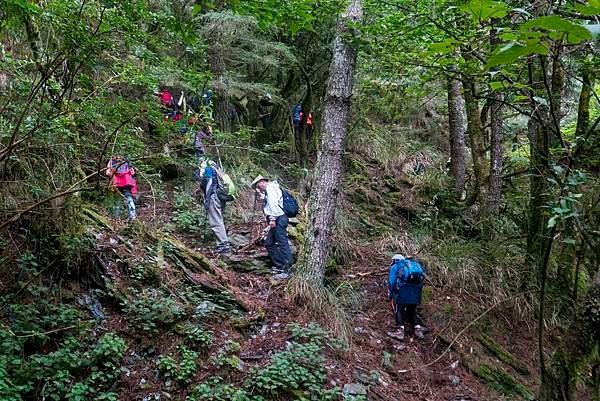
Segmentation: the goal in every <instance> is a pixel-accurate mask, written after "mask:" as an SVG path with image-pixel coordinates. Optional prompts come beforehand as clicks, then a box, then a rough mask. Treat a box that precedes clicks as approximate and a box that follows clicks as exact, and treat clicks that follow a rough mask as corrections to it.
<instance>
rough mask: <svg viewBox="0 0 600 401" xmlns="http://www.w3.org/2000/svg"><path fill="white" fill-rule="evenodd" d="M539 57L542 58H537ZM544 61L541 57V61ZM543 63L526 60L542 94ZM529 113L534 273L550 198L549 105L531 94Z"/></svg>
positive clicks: (529, 233)
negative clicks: (548, 179) (546, 208)
mask: <svg viewBox="0 0 600 401" xmlns="http://www.w3.org/2000/svg"><path fill="white" fill-rule="evenodd" d="M540 60H541V59H540ZM541 64H542V65H543V61H542V63H541ZM542 65H540V63H538V62H537V60H532V61H530V63H529V75H530V82H531V86H532V88H533V90H534V91H535V92H534V93H536V92H537V93H538V94H542V93H544V92H545V91H544V89H543V87H542V85H543V84H542V83H541V82H542V80H543V72H542V71H541V70H542V68H543V67H542ZM531 109H532V111H531V117H530V119H529V122H528V124H527V130H528V135H529V152H530V155H529V170H530V174H529V177H530V178H529V212H528V214H529V218H528V220H529V221H528V227H527V228H528V230H527V257H528V264H529V266H531V268H532V272H531V273H532V274H535V273H536V272H537V271H538V269H539V267H540V261H541V260H542V259H543V258H542V256H543V251H544V249H545V248H546V243H547V241H548V238H547V232H548V229H547V222H546V216H545V214H544V210H545V207H546V206H547V204H548V201H549V194H548V190H549V189H548V181H547V178H548V175H549V169H550V167H549V162H548V158H549V155H550V150H549V137H550V134H549V127H548V124H551V123H550V115H549V110H548V106H546V105H544V104H542V103H539V102H538V101H536V100H535V99H534V98H533V96H532V100H531Z"/></svg>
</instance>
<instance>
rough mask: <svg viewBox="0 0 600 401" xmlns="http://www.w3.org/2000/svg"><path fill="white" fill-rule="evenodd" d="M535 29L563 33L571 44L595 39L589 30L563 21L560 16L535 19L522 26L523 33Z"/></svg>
mask: <svg viewBox="0 0 600 401" xmlns="http://www.w3.org/2000/svg"><path fill="white" fill-rule="evenodd" d="M535 28H539V29H544V30H547V31H554V32H559V33H562V34H564V35H566V39H567V41H568V42H569V43H571V44H577V43H581V42H583V41H585V40H589V39H593V37H592V34H591V33H590V31H589V30H587V29H586V28H584V27H583V26H581V25H579V24H575V23H573V22H571V21H568V20H566V19H563V18H561V17H559V16H558V15H549V16H543V17H539V18H535V19H532V20H530V21H527V22H526V23H524V24H523V25H522V26H521V29H522V30H523V31H526V30H531V29H535Z"/></svg>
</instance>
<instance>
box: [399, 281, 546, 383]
mask: <svg viewBox="0 0 600 401" xmlns="http://www.w3.org/2000/svg"><path fill="white" fill-rule="evenodd" d="M534 292H537V291H527V292H522V293H519V294H516V295H513V296H511V297H507V298H504V299H502V300H500V301H498V302H496V303H495V304H494V305H492V306H490V307H489V308H487V309H486V310H485V311H483V312H482V313H481V314H480V315H479V316H477V317H476V318H475V319H473V320H471V321H470V322H469V324H467V325H466V326H465V327H464V328H463V329H462V330H461V331H459V332H458V334H457V335H456V336H455V337H454V339H453V340H452V341H451V342H450V344H449V345H448V347H447V348H446V349H445V350H444V352H442V353H441V354H440V356H438V357H437V358H435V359H434V360H433V361H431V362H429V363H427V364H425V365H422V366H419V367H416V368H412V369H403V370H399V371H398V373H407V372H412V371H414V370H421V369H425V368H428V367H430V366H432V365H434V364H436V363H438V362H439V361H440V360H441V359H442V358H443V357H444V355H446V354H447V353H448V351H450V350H451V349H452V347H453V346H454V343H456V341H457V340H458V339H459V338H460V337H461V336H462V335H463V334H464V333H465V332H466V331H467V330H469V329H470V328H471V327H472V326H473V325H474V324H475V323H477V322H478V321H479V320H481V319H482V318H483V317H484V316H485V315H487V314H488V313H490V312H491V311H492V310H494V309H495V308H496V307H498V306H499V305H501V304H503V303H504V302H506V301H510V300H511V299H515V298H518V297H520V296H523V295H527V294H532V293H534Z"/></svg>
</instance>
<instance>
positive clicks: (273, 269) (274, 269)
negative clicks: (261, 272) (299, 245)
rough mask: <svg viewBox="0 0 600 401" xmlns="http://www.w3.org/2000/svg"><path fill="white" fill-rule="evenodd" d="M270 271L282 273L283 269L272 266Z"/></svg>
mask: <svg viewBox="0 0 600 401" xmlns="http://www.w3.org/2000/svg"><path fill="white" fill-rule="evenodd" d="M271 273H273V274H281V273H284V271H283V269H282V268H281V267H277V266H272V267H271Z"/></svg>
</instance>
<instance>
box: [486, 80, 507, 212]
mask: <svg viewBox="0 0 600 401" xmlns="http://www.w3.org/2000/svg"><path fill="white" fill-rule="evenodd" d="M491 97H492V100H491V102H490V103H491V104H490V182H489V194H488V207H487V212H488V213H489V215H490V216H498V214H500V201H501V200H502V158H503V157H504V154H503V152H502V143H503V138H504V132H503V128H502V124H503V118H502V102H503V100H504V96H503V94H502V93H501V92H499V91H493V92H492V94H491Z"/></svg>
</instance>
